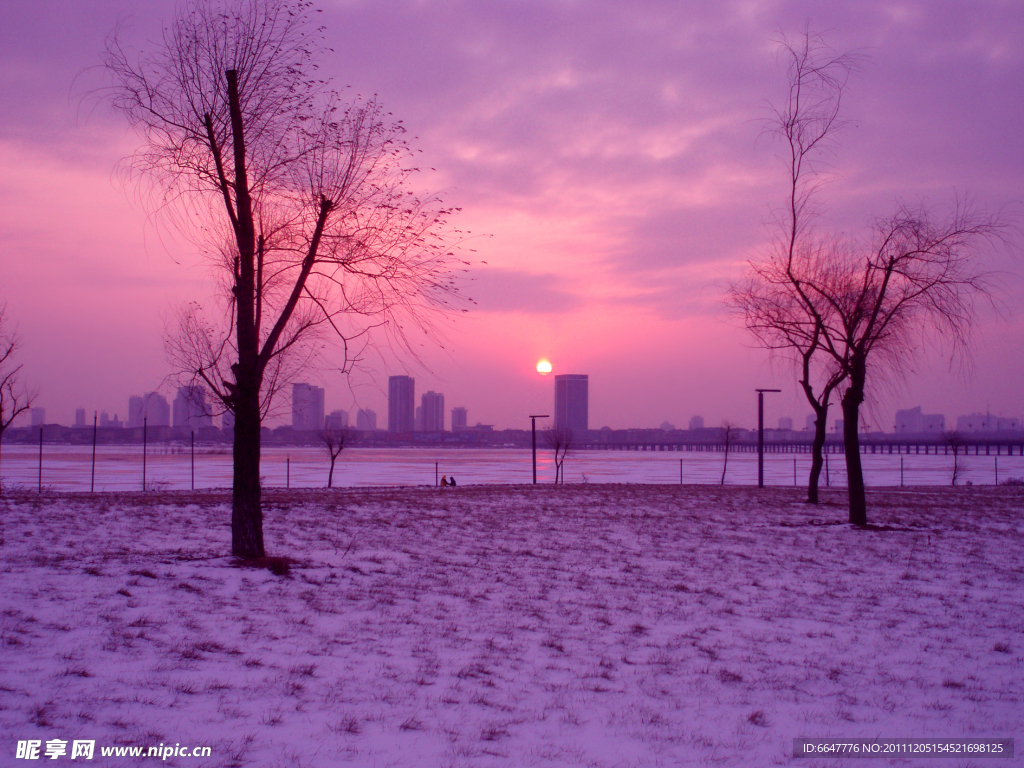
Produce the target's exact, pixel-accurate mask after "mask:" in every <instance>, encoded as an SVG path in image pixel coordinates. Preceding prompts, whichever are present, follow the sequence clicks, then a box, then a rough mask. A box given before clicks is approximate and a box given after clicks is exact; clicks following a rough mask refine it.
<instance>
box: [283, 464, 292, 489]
mask: <svg viewBox="0 0 1024 768" xmlns="http://www.w3.org/2000/svg"><path fill="white" fill-rule="evenodd" d="M284 466H285V470H284V471H285V475H284V487H285V488H288V489H289V490H291V487H292V457H291V456H288V457H287V458H285V465H284Z"/></svg>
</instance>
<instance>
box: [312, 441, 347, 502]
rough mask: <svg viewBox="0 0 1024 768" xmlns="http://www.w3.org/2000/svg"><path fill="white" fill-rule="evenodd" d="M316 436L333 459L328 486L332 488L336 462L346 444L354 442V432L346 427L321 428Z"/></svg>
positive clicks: (328, 476) (328, 474)
mask: <svg viewBox="0 0 1024 768" xmlns="http://www.w3.org/2000/svg"><path fill="white" fill-rule="evenodd" d="M316 436H317V438H318V439H319V440H320V444H321V445H322V446H323V447H324V448H325V449H326V451H327V455H328V456H329V457H330V459H331V470H330V472H328V473H327V487H328V488H331V487H333V485H334V462H336V461H337V460H338V456H340V455H341V452H342V451H343V450H344V449H345V446H346V445H349V444H350V443H351V442H352V438H353V433H352V431H351V430H349V429H345V428H342V429H321V430H318V431H317V433H316Z"/></svg>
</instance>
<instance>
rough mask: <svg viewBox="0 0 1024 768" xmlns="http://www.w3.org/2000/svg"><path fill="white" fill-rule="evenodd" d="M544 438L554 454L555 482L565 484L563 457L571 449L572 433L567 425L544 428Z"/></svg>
mask: <svg viewBox="0 0 1024 768" xmlns="http://www.w3.org/2000/svg"><path fill="white" fill-rule="evenodd" d="M544 439H545V440H546V441H547V444H548V447H549V448H551V450H552V451H554V454H555V484H556V485H557V484H558V483H562V484H563V485H564V484H565V471H564V465H565V457H566V455H567V454H568V453H569V451H570V450H572V447H573V442H574V435H573V433H572V430H571V429H569V428H568V427H551V428H549V429H546V430H544Z"/></svg>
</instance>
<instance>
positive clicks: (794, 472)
mask: <svg viewBox="0 0 1024 768" xmlns="http://www.w3.org/2000/svg"><path fill="white" fill-rule="evenodd" d="M793 485H796V456H794V457H793Z"/></svg>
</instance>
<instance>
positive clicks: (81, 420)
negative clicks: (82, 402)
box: [75, 408, 85, 427]
mask: <svg viewBox="0 0 1024 768" xmlns="http://www.w3.org/2000/svg"><path fill="white" fill-rule="evenodd" d="M75 426H76V427H84V426H85V408H76V409H75Z"/></svg>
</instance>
